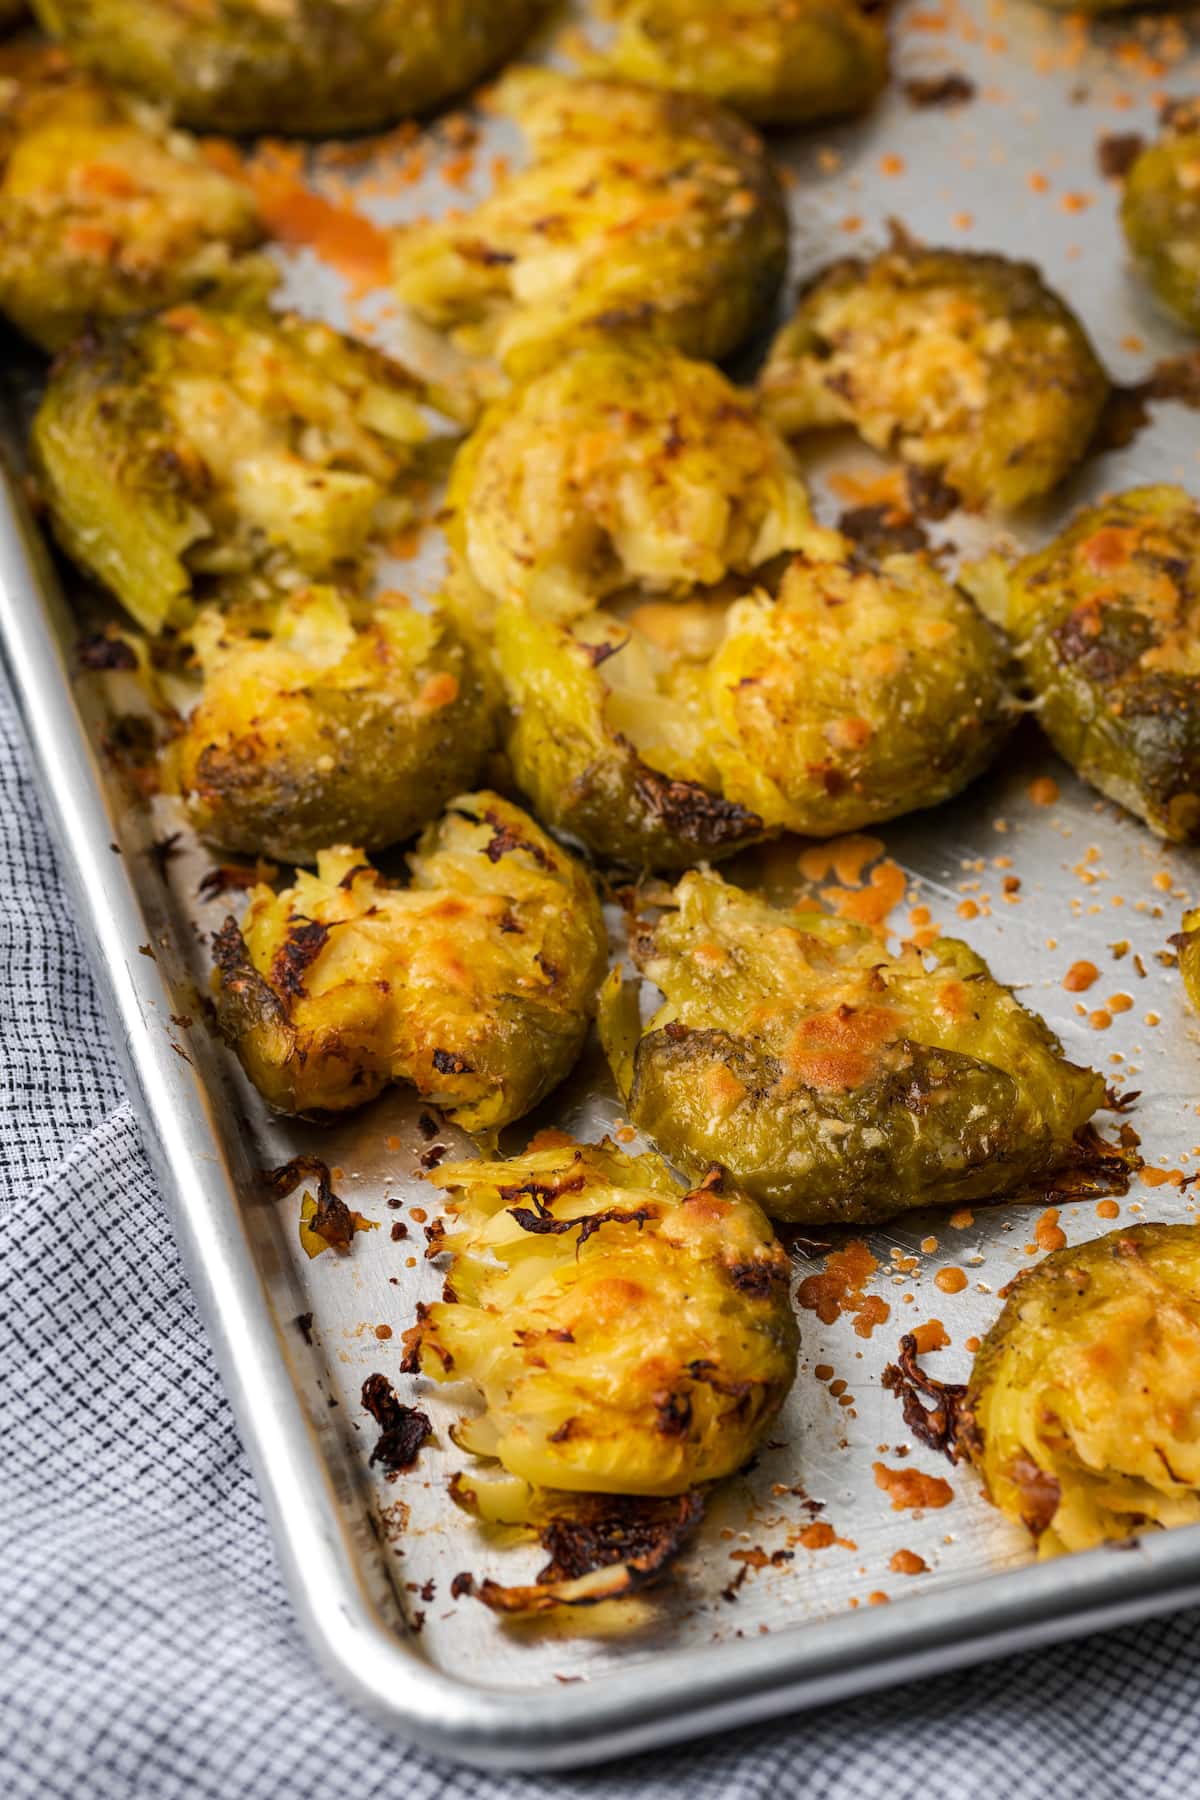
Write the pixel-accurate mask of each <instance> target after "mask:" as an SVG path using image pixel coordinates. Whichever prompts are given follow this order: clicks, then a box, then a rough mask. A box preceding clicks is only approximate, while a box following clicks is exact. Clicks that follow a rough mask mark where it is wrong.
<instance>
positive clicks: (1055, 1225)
mask: <svg viewBox="0 0 1200 1800" xmlns="http://www.w3.org/2000/svg"><path fill="white" fill-rule="evenodd" d="M1033 1235H1034V1237H1035V1238H1036V1239H1037V1247H1038V1249H1039V1250H1062V1249H1063V1248H1064V1247H1065V1245H1066V1242H1067V1234H1066V1232H1065V1231H1064V1230H1063V1228H1062V1226H1061V1225H1060V1224H1059V1222H1058V1208H1057V1206H1048V1207H1047V1208H1046V1210H1045V1212H1044V1213H1043V1214H1042V1216H1041V1218H1040V1219H1039V1220H1038V1222H1037V1224H1036V1225H1035V1226H1034V1228H1033Z"/></svg>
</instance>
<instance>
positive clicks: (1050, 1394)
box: [959, 1225, 1200, 1557]
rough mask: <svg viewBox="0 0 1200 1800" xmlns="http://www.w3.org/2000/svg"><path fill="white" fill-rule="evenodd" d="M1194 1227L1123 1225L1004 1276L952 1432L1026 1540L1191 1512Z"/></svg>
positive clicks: (1101, 1535) (1073, 1537)
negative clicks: (996, 1310) (1003, 1296)
mask: <svg viewBox="0 0 1200 1800" xmlns="http://www.w3.org/2000/svg"><path fill="white" fill-rule="evenodd" d="M1198 1397H1200V1233H1197V1231H1196V1228H1195V1226H1193V1225H1134V1226H1128V1227H1126V1228H1125V1229H1123V1230H1120V1231H1112V1232H1110V1233H1109V1234H1108V1236H1107V1237H1102V1238H1096V1239H1093V1241H1092V1242H1091V1243H1087V1244H1078V1245H1072V1246H1069V1247H1068V1248H1067V1249H1065V1250H1056V1251H1054V1252H1053V1254H1052V1255H1050V1256H1047V1257H1046V1258H1045V1260H1044V1261H1043V1262H1040V1263H1039V1264H1038V1265H1037V1267H1036V1268H1034V1269H1030V1270H1029V1271H1028V1272H1027V1273H1025V1274H1022V1275H1021V1276H1019V1277H1018V1279H1017V1281H1016V1282H1015V1283H1014V1285H1013V1288H1012V1291H1011V1294H1010V1296H1009V1299H1008V1302H1007V1304H1006V1306H1005V1308H1004V1311H1003V1312H1002V1313H1001V1314H1000V1317H999V1319H998V1320H997V1321H996V1323H995V1325H993V1327H992V1329H991V1331H989V1333H988V1335H987V1337H986V1338H985V1339H984V1341H983V1345H982V1347H981V1348H980V1350H979V1352H978V1354H977V1356H976V1358H975V1364H974V1368H973V1369H972V1372H971V1379H970V1382H969V1384H968V1387H967V1394H966V1400H965V1405H964V1408H963V1414H962V1424H961V1426H960V1431H959V1444H960V1446H962V1447H963V1448H965V1449H966V1451H967V1453H968V1454H969V1456H970V1457H971V1460H972V1461H973V1462H974V1463H975V1464H976V1465H977V1466H978V1468H979V1469H980V1471H981V1473H982V1475H983V1478H984V1482H985V1484H986V1486H987V1491H988V1493H989V1495H990V1497H991V1499H992V1500H994V1501H995V1503H996V1505H997V1506H998V1507H999V1508H1000V1510H1001V1512H1003V1513H1005V1514H1006V1515H1007V1516H1008V1517H1009V1518H1011V1519H1017V1520H1020V1521H1021V1522H1022V1523H1023V1524H1025V1525H1027V1526H1028V1527H1029V1529H1030V1530H1031V1531H1032V1532H1033V1533H1034V1534H1035V1536H1036V1538H1037V1544H1038V1555H1039V1556H1041V1557H1048V1556H1055V1555H1057V1554H1059V1553H1060V1552H1061V1551H1064V1550H1088V1549H1091V1548H1092V1547H1093V1546H1094V1545H1096V1544H1101V1543H1105V1542H1108V1541H1111V1540H1112V1539H1119V1538H1127V1537H1131V1536H1132V1535H1133V1534H1134V1533H1136V1532H1139V1531H1143V1530H1146V1529H1147V1528H1150V1527H1154V1526H1162V1525H1187V1524H1192V1523H1195V1522H1196V1521H1197V1520H1200V1441H1198V1440H1197V1435H1196V1428H1195V1417H1196V1407H1197V1399H1198Z"/></svg>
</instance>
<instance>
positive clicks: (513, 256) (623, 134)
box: [394, 69, 787, 375]
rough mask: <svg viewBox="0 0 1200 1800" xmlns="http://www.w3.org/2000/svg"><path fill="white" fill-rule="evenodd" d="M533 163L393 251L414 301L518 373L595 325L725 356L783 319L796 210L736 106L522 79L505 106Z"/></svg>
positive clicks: (435, 321)
mask: <svg viewBox="0 0 1200 1800" xmlns="http://www.w3.org/2000/svg"><path fill="white" fill-rule="evenodd" d="M497 103H498V106H499V109H500V111H502V112H504V113H506V114H508V115H510V116H512V117H514V118H515V119H516V120H517V121H518V122H519V124H520V125H521V127H522V129H523V130H524V131H525V133H526V135H527V136H528V138H529V140H530V143H531V146H532V149H533V162H532V165H531V166H530V167H529V168H527V169H523V170H521V171H520V172H518V173H517V174H515V175H513V176H511V177H509V178H508V179H507V180H506V181H504V182H502V183H501V185H500V186H499V187H498V188H497V189H496V191H495V193H494V194H493V195H492V196H491V197H490V198H489V199H487V200H484V201H483V202H482V203H481V204H480V205H479V206H477V207H476V208H475V210H474V212H473V213H471V214H470V215H469V216H468V217H466V218H458V219H453V220H438V221H435V222H434V223H433V224H425V225H414V226H411V227H409V228H408V229H407V230H404V231H402V232H400V233H399V234H398V236H397V239H396V246H395V263H394V267H395V285H396V288H397V290H398V292H399V294H400V298H401V299H402V300H404V301H405V302H406V303H407V304H408V305H409V306H411V307H412V308H413V309H414V310H415V311H416V312H417V313H418V314H419V315H420V316H421V317H422V318H423V319H425V320H426V321H427V322H428V323H429V324H431V325H434V326H436V327H438V328H440V329H442V330H449V331H453V332H454V334H455V336H456V337H457V339H458V341H459V343H460V344H461V345H462V346H463V347H464V348H466V349H469V350H472V351H476V352H480V353H483V354H487V355H495V356H496V357H498V358H499V360H500V361H501V362H502V363H503V365H504V366H505V367H506V368H507V369H508V371H509V373H511V374H515V375H521V374H528V373H531V372H532V371H534V370H536V369H537V368H541V367H544V366H545V365H546V364H547V363H548V362H550V361H552V360H553V358H554V355H555V352H556V351H557V350H558V349H559V348H560V347H561V345H562V343H563V341H564V339H566V338H568V337H570V336H572V335H574V334H578V333H579V331H580V330H581V329H582V328H583V327H587V326H593V327H595V326H598V327H600V328H602V329H606V330H611V331H618V330H621V329H623V328H629V327H636V328H637V329H639V330H642V331H644V332H647V333H650V334H653V335H655V336H657V337H659V338H661V339H662V340H663V341H664V342H666V343H671V344H675V345H677V346H678V348H679V349H681V350H685V351H688V352H689V353H691V354H692V355H694V356H707V357H713V358H720V357H722V356H724V355H725V354H726V353H727V352H729V351H731V350H733V349H734V348H736V346H737V345H738V344H740V343H741V342H742V340H743V339H744V338H745V337H747V336H748V335H749V333H750V332H751V331H752V330H753V329H754V327H755V326H756V325H757V324H759V323H760V322H761V320H762V319H763V317H764V315H765V313H766V312H767V311H768V310H769V308H770V306H771V303H772V301H773V300H774V298H775V294H776V292H777V290H778V288H779V284H780V282H781V281H782V279H783V274H784V270H785V267H786V263H787V212H786V209H785V207H784V203H783V197H782V194H781V192H780V189H779V184H778V182H777V180H776V178H775V175H774V173H773V171H772V168H771V165H770V162H769V161H768V158H767V155H766V152H765V150H764V149H763V145H762V141H761V139H760V138H759V137H758V136H757V135H756V133H755V132H753V131H752V130H751V129H750V127H749V126H747V125H744V124H743V123H742V121H741V120H740V119H738V118H736V117H735V116H734V115H733V114H732V113H729V112H726V111H725V109H724V108H723V107H720V106H716V105H714V104H712V103H711V102H710V101H707V100H703V99H699V98H697V97H696V96H694V95H688V94H669V93H662V92H660V91H658V90H656V89H653V88H646V87H638V86H635V85H633V84H632V83H629V84H627V83H623V82H616V81H597V80H572V79H571V78H569V77H567V76H563V75H558V74H555V73H554V72H553V71H552V70H548V69H522V70H519V71H517V72H516V73H515V74H513V75H510V76H508V77H506V78H505V80H504V81H503V82H502V83H501V85H500V88H499V90H498V93H497Z"/></svg>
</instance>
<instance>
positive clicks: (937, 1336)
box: [912, 1319, 950, 1356]
mask: <svg viewBox="0 0 1200 1800" xmlns="http://www.w3.org/2000/svg"><path fill="white" fill-rule="evenodd" d="M912 1335H913V1337H914V1338H915V1340H916V1345H917V1352H918V1354H919V1355H920V1356H928V1354H929V1352H930V1351H931V1350H944V1349H945V1348H946V1346H947V1344H948V1343H949V1342H950V1334H949V1332H948V1331H947V1330H946V1327H945V1326H944V1325H943V1324H942V1321H941V1320H940V1319H926V1321H925V1323H924V1324H923V1325H918V1326H917V1328H916V1330H915V1331H914V1332H913V1334H912Z"/></svg>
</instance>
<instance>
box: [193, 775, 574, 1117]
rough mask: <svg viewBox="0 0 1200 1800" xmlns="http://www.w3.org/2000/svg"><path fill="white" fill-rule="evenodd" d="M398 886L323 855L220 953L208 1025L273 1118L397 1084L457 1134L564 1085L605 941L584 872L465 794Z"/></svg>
mask: <svg viewBox="0 0 1200 1800" xmlns="http://www.w3.org/2000/svg"><path fill="white" fill-rule="evenodd" d="M408 864H409V870H410V882H409V885H408V886H407V887H405V888H400V887H394V886H392V885H391V884H390V883H389V882H387V881H385V880H384V878H383V877H382V876H381V875H380V874H379V873H378V871H377V870H375V869H373V868H372V867H371V865H370V864H369V863H368V862H365V861H364V860H363V857H362V853H361V852H360V851H358V850H351V849H335V850H324V851H322V852H321V854H320V855H319V856H318V858H317V872H316V874H315V875H313V874H309V873H306V872H304V871H301V872H300V873H298V874H297V876H296V882H295V886H294V887H291V888H289V889H288V890H287V891H286V892H284V893H282V894H276V893H274V892H272V890H271V889H270V888H267V887H257V888H255V889H253V891H252V892H251V895H250V904H249V908H248V911H247V913H246V917H245V919H244V920H243V922H242V926H241V929H240V930H239V929H238V926H237V925H236V923H235V922H234V921H233V920H232V919H229V920H227V921H226V924H225V926H224V928H223V930H222V931H221V932H220V933H219V934H218V936H217V939H216V941H215V953H216V961H217V974H216V991H217V1008H218V1016H219V1018H220V1021H221V1027H222V1030H223V1031H224V1033H225V1035H226V1037H227V1038H228V1039H229V1041H230V1042H231V1043H232V1044H233V1045H234V1046H235V1048H236V1049H237V1051H238V1054H239V1056H240V1057H241V1059H242V1062H243V1064H244V1065H245V1068H246V1072H247V1074H248V1075H249V1076H250V1079H251V1080H252V1081H253V1082H254V1085H255V1086H256V1087H257V1088H258V1090H259V1092H260V1093H261V1094H262V1095H263V1097H264V1098H265V1099H266V1100H267V1101H268V1102H269V1103H270V1104H271V1105H272V1106H274V1107H276V1108H278V1110H279V1111H281V1112H288V1113H317V1114H320V1113H334V1112H343V1111H345V1110H346V1109H347V1108H350V1107H355V1106H362V1105H363V1104H364V1103H365V1102H366V1101H368V1100H372V1099H374V1097H375V1096H376V1095H377V1094H378V1093H380V1092H381V1091H382V1089H384V1088H385V1087H387V1086H388V1085H389V1084H390V1083H392V1082H394V1081H408V1082H411V1083H412V1084H413V1086H414V1087H415V1088H416V1089H417V1092H418V1093H419V1094H421V1095H422V1097H423V1098H425V1099H426V1100H429V1101H431V1102H432V1103H433V1104H434V1105H435V1106H441V1107H444V1108H445V1109H446V1111H447V1112H448V1113H449V1114H450V1116H451V1117H452V1118H453V1119H454V1120H456V1122H457V1123H458V1124H459V1125H461V1126H463V1128H464V1129H465V1130H467V1131H487V1130H490V1129H492V1128H494V1127H499V1126H501V1125H506V1124H508V1122H509V1121H510V1120H511V1119H516V1118H519V1117H520V1116H521V1114H522V1113H525V1112H528V1111H529V1109H530V1107H532V1106H536V1104H537V1102H538V1101H539V1100H541V1099H542V1098H543V1096H544V1095H546V1094H548V1093H549V1092H550V1090H551V1088H553V1087H555V1086H556V1085H557V1084H558V1082H560V1081H561V1080H562V1078H563V1077H564V1076H565V1075H566V1074H567V1073H568V1071H569V1070H570V1068H571V1065H572V1064H573V1063H574V1061H575V1058H576V1056H577V1055H578V1053H579V1049H580V1046H581V1044H582V1043H583V1039H584V1035H585V1033H586V1031H587V1024H588V1018H589V1016H590V1013H591V1011H592V1006H593V1003H594V1000H595V994H596V989H597V986H598V985H599V982H600V979H601V977H602V975H603V973H604V967H605V962H606V957H607V941H606V938H605V932H604V923H603V919H602V917H601V913H600V903H599V901H598V900H597V898H596V894H595V891H594V889H593V887H592V884H591V880H590V879H589V877H588V875H587V873H586V871H585V870H584V869H583V868H582V867H581V866H580V864H578V863H577V862H575V861H574V859H573V858H572V857H570V856H568V855H567V854H566V852H565V851H563V850H560V849H559V847H558V846H557V844H555V843H554V842H553V841H552V839H550V838H548V837H547V836H546V835H545V833H544V832H542V831H539V829H538V827H537V826H536V825H535V824H534V822H533V820H532V819H531V818H529V816H528V815H527V814H526V813H523V812H522V811H521V810H520V808H519V807H516V806H513V805H511V804H510V803H509V802H508V801H506V800H502V799H501V798H500V797H499V795H497V794H491V793H486V792H485V793H477V794H464V795H460V796H459V797H458V798H457V799H456V800H454V801H452V802H451V805H450V807H449V808H448V810H447V812H446V813H445V815H444V816H443V817H442V819H441V820H440V821H439V822H438V823H437V824H436V825H430V826H429V827H428V829H427V830H426V831H425V833H424V835H423V836H422V838H421V841H420V843H419V845H418V846H417V849H416V850H415V851H413V852H412V854H411V855H410V856H409V859H408Z"/></svg>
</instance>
